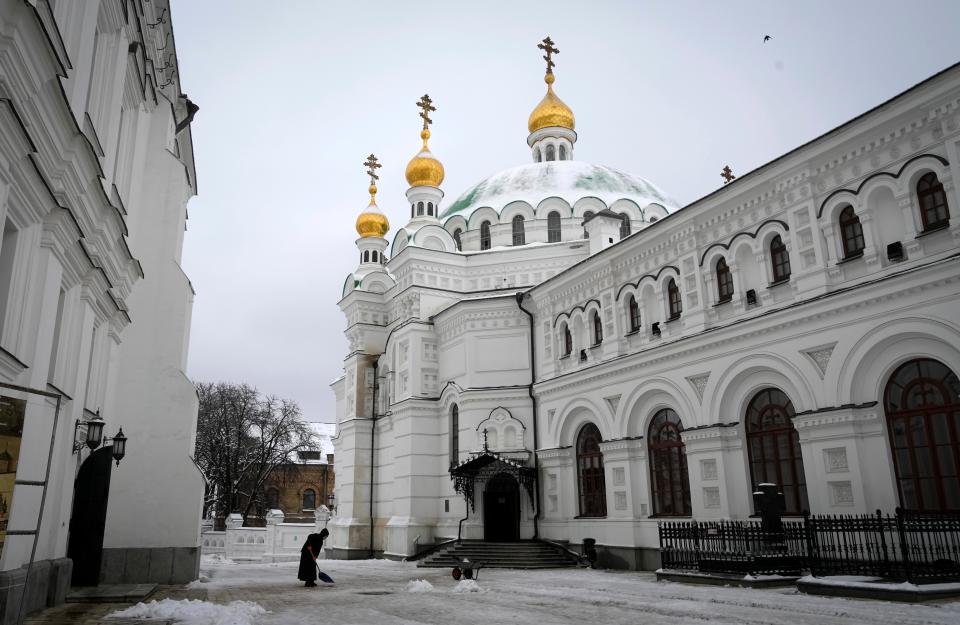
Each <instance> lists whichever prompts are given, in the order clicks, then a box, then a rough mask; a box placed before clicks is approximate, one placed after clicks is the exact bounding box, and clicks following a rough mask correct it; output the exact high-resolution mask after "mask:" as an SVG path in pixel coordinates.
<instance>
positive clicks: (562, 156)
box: [560, 143, 567, 161]
mask: <svg viewBox="0 0 960 625" xmlns="http://www.w3.org/2000/svg"><path fill="white" fill-rule="evenodd" d="M560 160H561V161H565V160H567V146H565V145H563V144H562V143H561V144H560Z"/></svg>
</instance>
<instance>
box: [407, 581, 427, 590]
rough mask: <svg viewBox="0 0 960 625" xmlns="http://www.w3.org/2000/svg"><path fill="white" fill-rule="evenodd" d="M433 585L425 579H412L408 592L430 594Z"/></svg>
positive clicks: (408, 585) (408, 583)
mask: <svg viewBox="0 0 960 625" xmlns="http://www.w3.org/2000/svg"><path fill="white" fill-rule="evenodd" d="M431 590H433V584H431V583H430V582H428V581H427V580H425V579H411V580H410V581H409V582H407V592H430V591H431Z"/></svg>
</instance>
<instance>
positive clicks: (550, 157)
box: [547, 145, 557, 161]
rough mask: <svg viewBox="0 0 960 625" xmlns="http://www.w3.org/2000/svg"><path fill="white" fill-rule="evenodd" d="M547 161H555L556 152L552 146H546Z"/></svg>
mask: <svg viewBox="0 0 960 625" xmlns="http://www.w3.org/2000/svg"><path fill="white" fill-rule="evenodd" d="M547 160H548V161H555V160H557V151H556V148H554V147H553V146H552V145H548V146H547Z"/></svg>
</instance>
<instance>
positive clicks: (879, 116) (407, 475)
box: [330, 66, 960, 568]
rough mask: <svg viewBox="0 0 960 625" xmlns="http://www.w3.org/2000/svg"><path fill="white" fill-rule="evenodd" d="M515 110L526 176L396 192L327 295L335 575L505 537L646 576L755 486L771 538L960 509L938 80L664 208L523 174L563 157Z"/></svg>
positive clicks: (950, 123) (948, 132)
mask: <svg viewBox="0 0 960 625" xmlns="http://www.w3.org/2000/svg"><path fill="white" fill-rule="evenodd" d="M548 77H550V78H552V75H551V74H548ZM547 83H548V97H549V96H552V97H553V98H555V99H556V100H559V99H558V98H556V95H555V94H554V93H553V88H552V85H553V80H548V81H547ZM548 97H545V101H547V99H548ZM541 106H543V103H541ZM538 110H539V107H538ZM537 114H538V113H537V110H535V111H534V114H532V115H531V124H530V131H531V134H530V137H529V138H528V145H530V146H531V148H532V155H533V160H534V163H533V164H531V165H524V166H521V167H518V168H514V169H512V170H506V171H505V172H502V173H501V174H496V175H495V176H493V177H491V178H489V179H487V180H485V181H482V182H481V183H479V184H478V185H476V186H475V187H473V188H471V189H469V190H468V191H467V192H466V193H464V194H463V196H461V197H460V198H459V199H458V200H456V201H455V202H453V204H451V205H450V207H448V208H445V207H444V206H443V205H442V204H441V203H440V198H442V191H440V188H439V182H436V184H434V185H433V186H432V187H430V189H428V190H427V191H424V190H418V189H417V188H416V187H414V186H411V189H410V191H408V199H410V198H411V197H416V196H418V195H424V194H425V193H426V192H429V193H430V194H432V195H431V197H434V198H436V199H435V201H436V203H437V204H436V206H437V208H436V209H435V214H439V217H436V218H434V220H433V221H432V222H429V223H428V222H427V220H425V219H424V218H422V217H419V216H414V217H413V218H412V219H411V221H410V222H408V223H407V225H406V226H404V227H403V228H401V229H400V230H399V231H398V233H397V234H396V236H395V238H394V240H393V243H392V245H391V246H390V255H389V256H390V257H389V259H388V260H386V261H385V263H383V264H381V265H379V266H377V267H375V268H374V267H364V266H361V267H360V268H358V270H357V271H356V272H355V273H353V274H351V275H350V276H349V277H348V279H347V281H346V283H345V288H344V293H343V297H342V299H341V301H340V306H341V308H342V309H343V311H344V313H345V315H346V317H347V330H346V335H347V338H348V340H349V343H350V348H349V353H348V354H347V357H346V359H345V361H344V362H345V370H344V375H343V377H341V378H339V379H338V380H337V381H336V382H334V384H333V389H334V391H335V393H336V397H337V420H338V426H337V427H338V432H337V436H336V437H335V439H334V442H335V446H336V447H337V452H336V453H337V462H338V465H337V473H338V478H337V490H336V499H337V514H336V516H335V517H334V518H333V519H332V521H331V532H332V533H331V540H330V550H331V554H332V555H334V556H336V557H366V556H367V555H368V554H369V553H371V552H372V553H377V554H385V555H387V556H388V557H402V556H408V555H412V554H414V553H416V552H417V551H418V550H419V549H420V548H421V546H422V545H425V544H430V543H434V542H438V541H441V540H447V539H452V538H457V537H458V536H460V537H462V538H484V537H487V538H488V539H489V538H490V537H491V536H492V535H496V536H501V535H505V534H502V533H501V532H502V531H503V525H504V524H508V525H510V526H511V527H513V526H515V527H516V529H517V535H518V536H519V537H520V538H521V539H527V538H533V537H538V538H546V539H550V540H555V541H561V542H567V543H569V544H571V545H574V546H577V545H581V544H582V543H583V540H584V539H585V538H593V539H596V541H597V546H598V550H599V552H600V554H601V563H602V564H604V565H606V566H611V567H620V568H655V567H656V566H657V563H658V558H657V553H656V551H657V545H658V534H657V523H658V522H659V521H661V520H664V519H689V518H695V519H720V518H732V519H742V518H747V517H749V516H751V515H753V514H754V512H755V511H754V509H753V504H752V497H751V494H752V492H753V491H754V490H755V486H756V485H757V484H759V483H763V482H775V483H777V484H778V485H779V486H780V487H781V489H782V491H783V492H784V495H785V499H786V504H787V513H788V514H790V515H799V514H800V513H801V512H802V511H803V510H809V511H811V512H813V513H866V512H872V511H874V510H876V509H881V510H885V511H891V512H892V511H893V509H894V508H896V507H898V506H903V507H908V508H915V509H924V510H960V381H958V377H957V376H958V375H960V271H958V270H960V219H958V211H960V193H958V190H957V184H956V181H957V180H960V66H953V67H951V68H948V69H947V70H944V71H943V72H941V73H939V74H937V75H935V76H933V77H931V78H929V79H927V80H925V81H923V82H921V83H920V84H918V85H916V86H915V87H913V88H911V89H910V90H908V91H906V92H904V93H902V94H900V95H898V96H896V97H894V98H893V99H891V100H889V101H887V102H885V103H883V104H881V105H880V106H878V107H877V108H875V109H872V110H870V111H867V112H866V113H864V114H862V115H860V116H859V117H857V118H855V119H853V120H851V121H849V122H847V123H845V124H843V125H842V126H839V127H838V128H836V129H834V130H831V131H830V132H828V133H826V134H824V135H822V136H820V137H818V138H815V139H813V140H812V141H810V142H809V143H806V144H804V145H803V146H801V147H799V148H797V149H795V150H793V151H791V152H789V153H787V154H785V155H783V156H781V157H779V158H777V159H775V160H773V161H771V162H770V163H767V164H765V165H763V166H761V167H759V168H757V169H756V170H754V171H752V172H749V173H748V174H745V175H743V176H741V177H739V178H737V179H736V180H734V181H732V182H730V183H729V184H726V185H724V186H723V187H722V188H720V189H718V190H717V191H715V192H714V193H712V194H710V195H708V196H706V197H704V198H701V199H699V200H697V201H695V202H693V203H691V204H689V205H688V206H686V207H683V208H678V207H676V206H675V204H673V203H671V202H670V200H669V199H668V196H666V195H665V194H663V193H662V192H660V191H659V190H657V189H656V188H655V187H653V185H650V184H649V183H647V182H646V181H642V179H638V178H636V177H628V176H627V175H626V174H623V175H620V174H619V173H615V170H612V169H610V168H605V167H599V166H593V165H588V164H585V163H580V162H578V161H569V162H565V161H562V160H558V161H550V160H549V158H547V160H543V159H544V158H545V157H546V155H548V154H551V153H552V154H554V157H555V158H556V155H557V151H552V152H551V151H548V150H547V149H546V148H547V146H548V145H551V143H550V142H551V141H552V142H553V143H552V145H563V146H564V148H565V149H564V150H563V151H562V153H563V154H564V155H565V156H567V157H568V158H572V155H573V151H574V148H575V143H576V133H575V132H574V130H573V117H572V113H570V115H569V123H566V122H564V123H566V125H563V126H559V127H556V128H552V127H549V126H545V127H540V126H538V125H537V124H536V123H534V122H535V121H536V120H535V117H536V115H537ZM551 119H555V118H551ZM551 123H554V122H551ZM556 123H559V122H556ZM584 172H589V175H588V176H587V177H588V178H589V180H590V184H593V185H595V187H596V188H590V184H583V181H584ZM441 180H442V177H441ZM571 180H572V181H573V182H571ZM540 184H542V185H545V187H549V188H541V186H539V185H540ZM617 185H620V186H617ZM614 188H616V190H613V189H614ZM641 189H642V192H641V191H640V190H641ZM643 194H646V195H644V196H643V197H640V196H641V195H643ZM372 205H373V206H374V208H375V202H373V203H372ZM376 210H377V211H378V210H379V209H376ZM623 213H626V214H627V215H628V218H624V217H622V214H623ZM364 214H365V213H364ZM364 214H361V216H360V218H359V219H358V231H359V230H360V225H359V224H360V222H361V221H362V220H363V219H364ZM554 214H556V215H557V216H551V215H554ZM518 216H519V217H520V219H517V217H518ZM418 220H420V222H419V223H418ZM558 222H559V223H558ZM518 229H522V230H521V233H522V234H523V238H520V237H518ZM385 232H386V230H384V231H383V233H381V234H380V235H379V237H380V238H379V241H380V242H378V243H376V244H377V245H378V246H380V247H381V249H386V248H387V242H386V240H385V239H383V238H382V236H383V234H385ZM374 238H377V237H374ZM534 242H536V245H531V243H534ZM371 244H372V243H367V242H364V241H363V237H361V239H360V240H358V245H360V246H361V247H362V246H365V245H371ZM527 471H529V472H527ZM530 475H532V476H533V477H532V478H531V477H529V476H530ZM508 477H509V478H510V479H514V480H515V482H516V485H515V490H516V493H517V502H518V504H519V505H518V506H516V509H515V508H514V507H510V506H508V507H507V508H497V507H496V506H497V505H498V504H497V503H496V502H497V497H486V496H484V494H485V488H487V487H488V486H489V485H490V484H492V483H494V482H495V483H496V492H497V493H499V492H502V491H503V484H504V482H505V480H506V479H507V478H508ZM471 480H472V481H471ZM499 499H503V497H500V498H499Z"/></svg>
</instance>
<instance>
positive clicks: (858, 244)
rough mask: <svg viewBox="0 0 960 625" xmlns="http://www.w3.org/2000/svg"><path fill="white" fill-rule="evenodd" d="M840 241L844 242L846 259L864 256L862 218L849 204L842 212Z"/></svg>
mask: <svg viewBox="0 0 960 625" xmlns="http://www.w3.org/2000/svg"><path fill="white" fill-rule="evenodd" d="M840 240H841V241H842V242H843V257H844V258H854V257H856V256H860V255H861V254H863V248H864V242H863V227H862V226H861V225H860V218H859V217H857V214H856V213H855V212H853V207H852V206H850V205H849V204H847V207H846V208H844V209H843V210H842V211H840Z"/></svg>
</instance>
